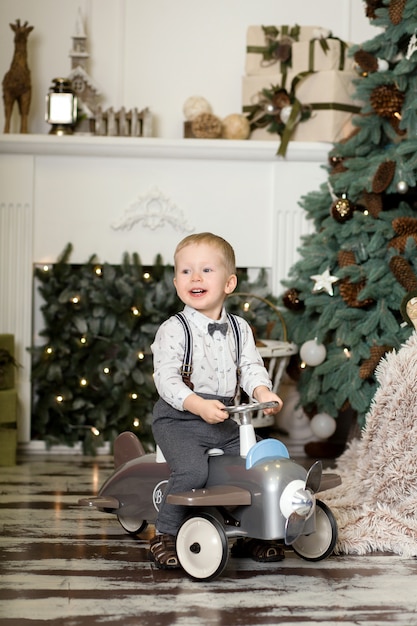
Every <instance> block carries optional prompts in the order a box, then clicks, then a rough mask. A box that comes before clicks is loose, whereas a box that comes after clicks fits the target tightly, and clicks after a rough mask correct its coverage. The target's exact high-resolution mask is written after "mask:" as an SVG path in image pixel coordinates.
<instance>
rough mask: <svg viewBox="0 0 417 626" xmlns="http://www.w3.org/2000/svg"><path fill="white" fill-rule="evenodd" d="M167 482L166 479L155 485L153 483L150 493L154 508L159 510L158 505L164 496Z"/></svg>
mask: <svg viewBox="0 0 417 626" xmlns="http://www.w3.org/2000/svg"><path fill="white" fill-rule="evenodd" d="M167 484H168V481H167V480H161V481H160V482H159V483H158V484H157V485H155V487H154V490H153V493H152V502H153V505H154V507H155V509H156V510H157V511H158V512H159V507H160V506H161V502H162V498H163V497H164V493H165V489H166V486H167Z"/></svg>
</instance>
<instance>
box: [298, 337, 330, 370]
mask: <svg viewBox="0 0 417 626" xmlns="http://www.w3.org/2000/svg"><path fill="white" fill-rule="evenodd" d="M326 354H327V350H326V348H325V346H324V345H323V344H322V343H318V341H317V338H315V339H310V340H309V341H306V342H305V343H303V345H302V346H301V348H300V357H301V359H302V360H303V361H304V363H305V364H306V365H310V366H312V367H315V366H316V365H320V363H323V361H324V359H325V358H326Z"/></svg>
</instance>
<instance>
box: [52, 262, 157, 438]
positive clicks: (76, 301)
mask: <svg viewBox="0 0 417 626" xmlns="http://www.w3.org/2000/svg"><path fill="white" fill-rule="evenodd" d="M40 267H41V269H42V270H43V271H44V272H45V273H46V272H50V271H51V269H52V266H51V265H47V264H44V265H43V266H40ZM93 272H94V274H96V276H98V277H100V276H102V273H103V267H102V266H101V265H95V266H94V267H93ZM142 278H143V280H144V282H145V283H147V282H150V281H151V280H152V276H151V273H150V272H148V271H146V272H144V273H143V275H142ZM81 300H82V298H81V295H80V294H78V293H76V294H73V295H72V296H71V297H70V298H69V302H70V303H71V304H73V305H75V306H79V305H80V304H81ZM130 312H131V315H132V316H133V317H135V318H139V317H140V316H141V310H140V307H139V306H137V305H132V306H131V307H130ZM78 341H79V345H80V346H81V347H86V346H87V345H88V338H87V336H86V335H85V334H83V335H81V336H80V337H79V339H78ZM54 353H55V350H54V347H53V346H52V345H46V346H45V348H44V354H45V357H46V358H49V357H51V356H53V355H54ZM137 358H138V360H139V361H143V360H144V359H145V351H144V350H139V351H138V352H137ZM102 372H103V374H105V375H106V376H110V375H111V373H112V371H111V368H110V367H109V366H108V365H104V366H103V367H102ZM79 385H80V387H81V388H87V387H88V386H89V380H88V377H87V376H85V375H82V376H80V378H79ZM128 397H129V399H130V400H131V401H132V402H135V401H137V400H138V399H139V392H138V391H136V390H134V391H130V392H129V393H128ZM55 402H56V403H57V404H62V403H64V402H65V394H64V393H63V392H59V391H57V393H56V395H55ZM140 424H141V420H140V417H138V416H135V417H133V420H132V426H133V428H134V429H139V427H140ZM69 428H72V429H75V430H89V431H90V432H91V433H92V434H93V435H94V436H96V437H98V436H99V435H100V430H99V428H97V426H96V425H94V424H80V425H71V424H69Z"/></svg>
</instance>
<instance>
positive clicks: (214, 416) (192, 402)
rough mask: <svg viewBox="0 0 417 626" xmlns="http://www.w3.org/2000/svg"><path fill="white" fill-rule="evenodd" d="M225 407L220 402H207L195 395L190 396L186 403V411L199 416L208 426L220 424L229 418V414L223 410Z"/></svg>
mask: <svg viewBox="0 0 417 626" xmlns="http://www.w3.org/2000/svg"><path fill="white" fill-rule="evenodd" d="M225 408H226V407H225V405H224V404H222V402H220V401H219V400H206V399H204V398H201V397H200V396H198V395H197V394H195V393H192V394H190V395H189V396H188V397H187V398H186V399H185V401H184V409H185V410H186V411H190V412H191V413H194V415H199V416H200V417H201V419H203V420H204V421H205V422H207V424H219V423H220V422H224V421H225V420H227V419H228V418H229V414H228V413H226V411H223V410H222V409H225Z"/></svg>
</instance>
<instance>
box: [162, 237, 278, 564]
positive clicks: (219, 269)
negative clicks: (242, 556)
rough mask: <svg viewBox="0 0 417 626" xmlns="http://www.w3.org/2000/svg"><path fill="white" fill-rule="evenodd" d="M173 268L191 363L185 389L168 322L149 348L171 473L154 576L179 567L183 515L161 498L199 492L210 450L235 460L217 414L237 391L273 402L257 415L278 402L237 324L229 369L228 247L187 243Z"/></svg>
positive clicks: (231, 271)
mask: <svg viewBox="0 0 417 626" xmlns="http://www.w3.org/2000/svg"><path fill="white" fill-rule="evenodd" d="M174 261H175V277H174V285H175V288H176V290H177V294H178V296H179V298H180V299H181V301H182V302H183V303H184V304H185V307H184V310H183V315H185V317H186V319H187V321H188V323H189V326H190V329H191V335H192V340H191V341H192V348H193V359H192V374H191V384H187V381H184V380H183V378H182V376H181V367H182V364H183V358H184V349H185V334H184V328H183V325H182V323H181V321H180V320H179V319H178V318H177V317H176V316H172V317H170V318H169V319H168V320H167V321H165V322H164V323H163V324H162V325H161V326H160V328H159V329H158V331H157V333H156V336H155V341H154V343H153V344H152V352H153V355H154V380H155V385H156V388H157V391H158V393H159V396H160V398H159V400H158V401H157V403H156V405H155V408H154V419H153V425H152V430H153V435H154V438H155V441H156V443H157V444H158V446H159V447H160V449H161V451H162V453H163V455H164V457H165V459H166V461H167V463H168V465H169V468H170V470H171V475H170V478H169V481H168V485H167V487H166V490H165V494H164V500H163V503H162V505H161V507H160V510H159V515H158V519H157V521H156V535H155V537H154V538H153V539H152V541H151V547H150V550H151V558H152V560H153V561H154V562H155V564H156V565H157V567H160V568H175V567H179V563H178V557H177V554H176V550H175V536H176V534H177V531H178V529H179V527H180V526H181V523H182V522H183V520H184V517H185V514H186V511H184V507H180V506H176V505H170V504H168V503H167V502H166V497H167V495H168V494H169V493H178V492H181V491H188V490H191V489H193V488H194V489H198V488H201V487H204V485H205V484H206V482H207V477H208V454H207V453H208V450H210V449H211V448H221V449H222V450H224V452H225V453H226V454H232V455H239V454H240V445H239V426H238V424H237V423H236V422H235V421H234V420H233V419H229V415H228V413H227V412H226V411H224V410H223V409H224V408H225V407H226V406H230V405H231V404H233V399H234V397H235V394H236V390H237V387H238V385H240V386H241V387H242V389H244V391H245V392H246V393H247V394H248V396H249V397H253V398H255V400H257V401H258V402H269V401H276V402H278V406H277V408H275V407H274V408H272V409H266V410H265V413H275V412H277V411H278V410H279V409H280V408H281V407H282V400H281V398H279V396H277V395H276V394H275V393H273V392H272V391H271V386H272V385H271V381H270V378H269V376H268V372H267V371H266V369H265V367H264V365H263V362H262V359H261V357H260V355H259V352H258V351H257V349H256V346H255V341H254V338H253V334H252V331H251V329H250V326H249V325H248V324H247V322H246V321H245V320H244V319H243V318H241V317H237V318H236V320H237V321H238V324H239V328H240V335H241V356H240V362H239V363H236V353H237V350H236V341H235V337H234V333H233V331H232V329H231V327H230V325H229V324H227V314H226V311H225V308H224V301H225V299H226V298H227V296H228V295H229V294H231V293H232V292H233V291H234V289H235V288H236V285H237V276H236V263H235V254H234V251H233V248H232V246H231V245H230V244H229V243H228V242H227V241H225V240H224V239H223V238H222V237H219V236H217V235H213V234H211V233H200V234H195V235H190V236H188V237H186V238H185V239H183V240H182V241H181V242H180V243H179V244H178V246H177V248H176V250H175V255H174ZM213 322H218V323H220V325H221V327H220V329H213ZM209 325H210V330H209ZM237 369H239V379H238V374H237ZM258 549H259V546H258ZM258 551H259V550H258ZM270 554H271V559H270V560H278V558H279V559H280V558H282V555H281V554H279V555H278V554H277V550H273V551H272V552H270ZM264 556H265V555H263V557H264ZM274 556H275V558H274V559H273V557H274ZM262 560H268V559H267V558H262Z"/></svg>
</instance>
